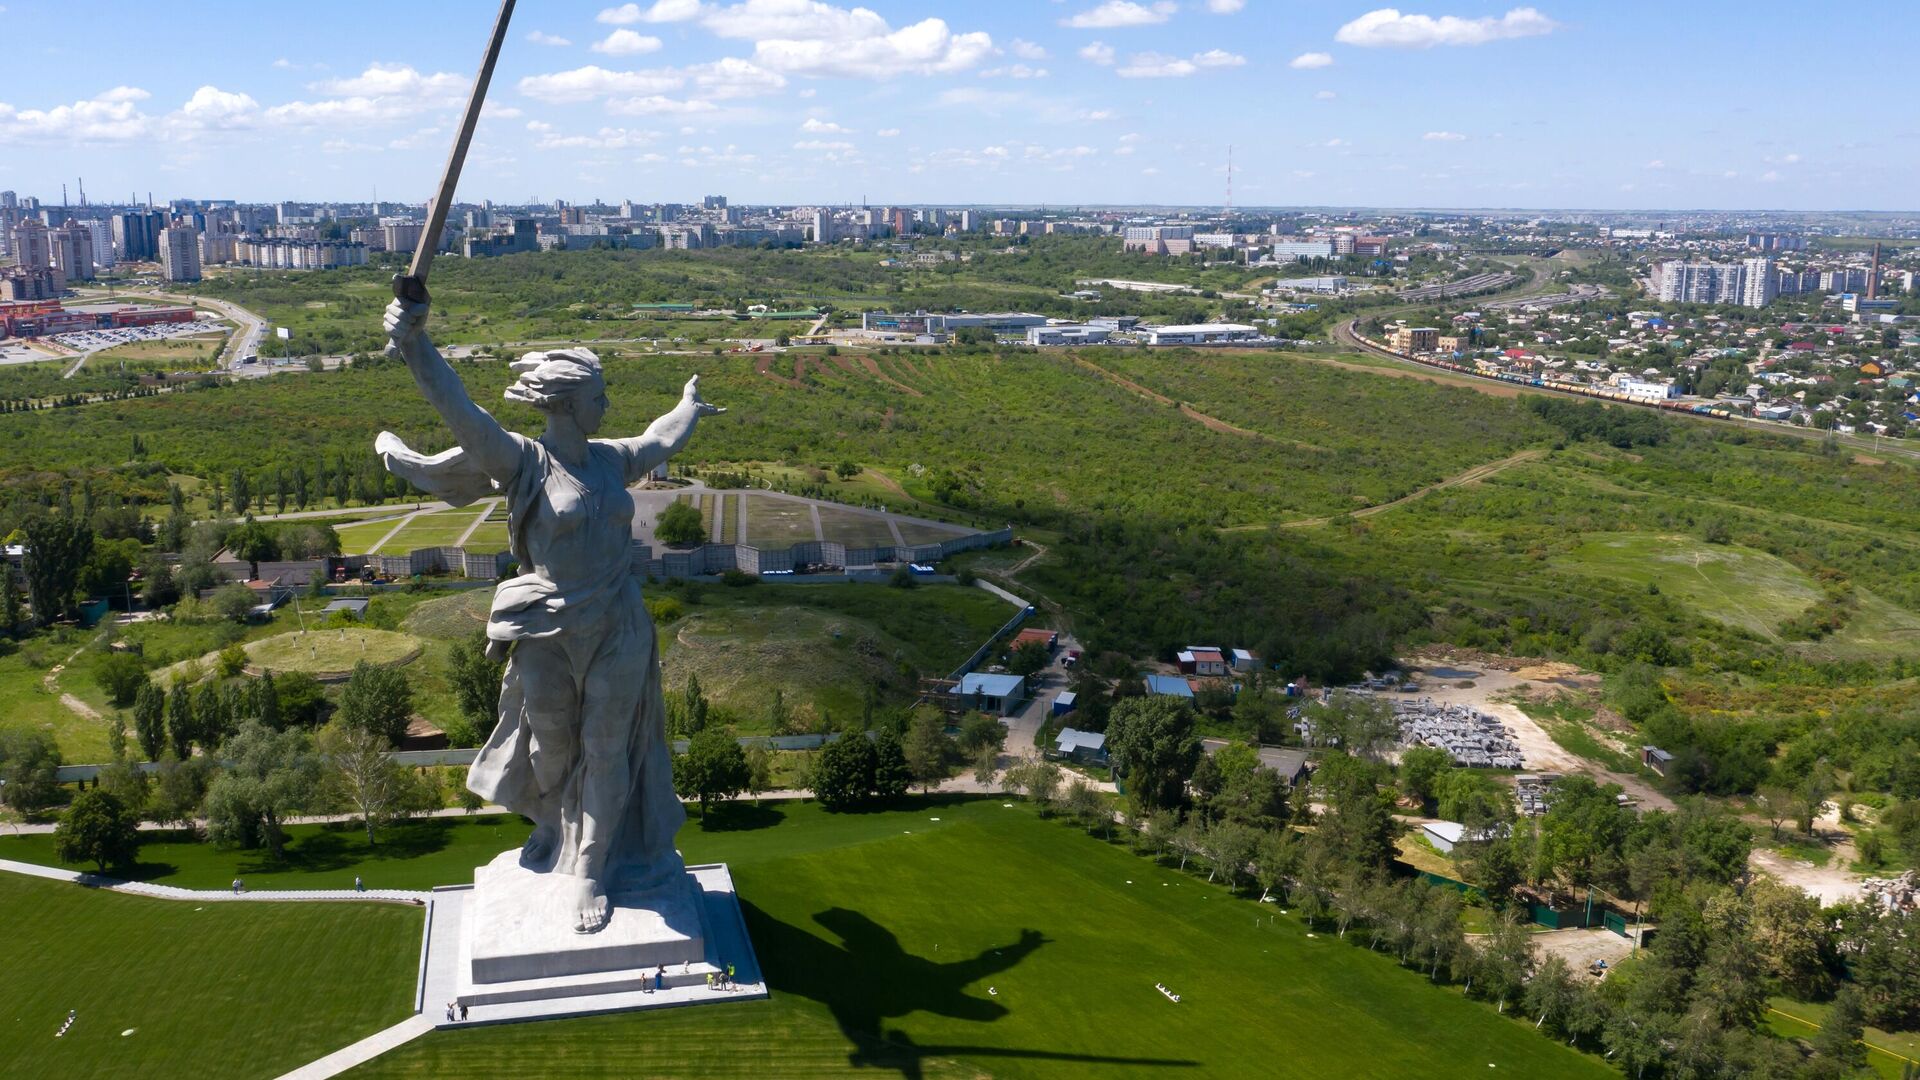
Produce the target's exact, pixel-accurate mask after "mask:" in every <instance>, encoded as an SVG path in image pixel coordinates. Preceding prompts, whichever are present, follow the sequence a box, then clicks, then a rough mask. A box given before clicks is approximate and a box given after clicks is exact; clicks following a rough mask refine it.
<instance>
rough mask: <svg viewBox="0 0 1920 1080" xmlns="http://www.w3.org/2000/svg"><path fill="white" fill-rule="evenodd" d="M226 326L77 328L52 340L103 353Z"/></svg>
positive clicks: (201, 322) (196, 323)
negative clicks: (105, 350)
mask: <svg viewBox="0 0 1920 1080" xmlns="http://www.w3.org/2000/svg"><path fill="white" fill-rule="evenodd" d="M216 329H225V327H224V326H222V325H218V324H214V323H212V322H211V321H210V320H198V319H196V320H195V321H193V322H190V323H162V324H159V325H156V326H122V327H117V328H115V329H112V330H75V331H73V332H71V333H66V334H55V335H53V338H52V340H54V341H56V342H58V343H60V344H61V345H65V346H66V347H67V348H69V349H78V350H80V351H81V352H99V351H100V350H102V349H111V348H113V347H114V346H116V345H131V344H133V343H134V342H136V341H166V340H169V339H172V338H181V337H192V336H193V335H195V334H204V333H207V332H208V331H210V330H216Z"/></svg>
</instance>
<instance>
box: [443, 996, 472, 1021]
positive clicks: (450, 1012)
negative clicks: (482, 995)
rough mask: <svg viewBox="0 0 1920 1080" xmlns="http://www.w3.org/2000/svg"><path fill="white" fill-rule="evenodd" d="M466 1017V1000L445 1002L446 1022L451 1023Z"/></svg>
mask: <svg viewBox="0 0 1920 1080" xmlns="http://www.w3.org/2000/svg"><path fill="white" fill-rule="evenodd" d="M466 1018H467V1003H466V1002H464V1001H449V1002H447V1023H449V1024H451V1023H453V1022H455V1021H456V1020H465V1019H466Z"/></svg>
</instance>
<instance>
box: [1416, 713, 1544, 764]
mask: <svg viewBox="0 0 1920 1080" xmlns="http://www.w3.org/2000/svg"><path fill="white" fill-rule="evenodd" d="M1393 716H1394V719H1396V720H1398V721H1399V722H1400V739H1401V741H1402V742H1404V743H1406V744H1407V745H1409V746H1414V745H1420V746H1436V747H1439V748H1440V749H1442V750H1445V751H1446V752H1448V753H1449V754H1452V755H1453V760H1454V764H1456V765H1467V766H1472V767H1475V768H1482V769H1518V768H1521V760H1520V744H1519V743H1517V742H1515V741H1514V738H1513V733H1512V732H1509V731H1508V730H1507V728H1506V725H1504V724H1502V723H1501V722H1500V721H1499V720H1496V719H1494V718H1493V717H1491V716H1488V715H1487V714H1486V713H1483V712H1481V711H1480V710H1478V709H1475V708H1471V707H1469V706H1466V705H1456V704H1442V703H1440V702H1437V701H1435V700H1433V699H1432V698H1429V697H1423V698H1421V699H1419V700H1418V701H1408V700H1406V699H1404V698H1401V699H1397V700H1395V701H1394V702H1393Z"/></svg>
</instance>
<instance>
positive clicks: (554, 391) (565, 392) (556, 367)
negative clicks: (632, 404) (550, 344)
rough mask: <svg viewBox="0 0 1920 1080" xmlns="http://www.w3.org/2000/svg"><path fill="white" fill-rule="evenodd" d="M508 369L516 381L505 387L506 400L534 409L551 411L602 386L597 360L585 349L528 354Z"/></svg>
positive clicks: (598, 360) (604, 381)
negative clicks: (514, 374)
mask: <svg viewBox="0 0 1920 1080" xmlns="http://www.w3.org/2000/svg"><path fill="white" fill-rule="evenodd" d="M512 366H513V370H514V372H515V373H516V374H518V375H519V376H520V378H519V379H518V380H516V381H515V382H514V384H513V385H512V386H509V387H507V393H506V398H507V400H508V401H519V402H524V403H526V404H528V405H531V406H533V407H534V408H536V409H549V408H552V407H553V405H554V404H555V403H556V402H558V401H560V400H561V399H563V398H566V397H569V396H571V395H573V394H577V393H579V392H581V391H583V390H587V389H589V388H592V389H598V388H601V387H604V386H605V385H606V380H605V377H604V376H602V375H601V373H600V358H599V357H597V356H595V355H593V353H592V351H590V350H588V349H555V350H553V351H551V352H530V353H528V354H527V355H525V356H523V357H521V358H520V359H518V360H515V361H514V362H513V365H512Z"/></svg>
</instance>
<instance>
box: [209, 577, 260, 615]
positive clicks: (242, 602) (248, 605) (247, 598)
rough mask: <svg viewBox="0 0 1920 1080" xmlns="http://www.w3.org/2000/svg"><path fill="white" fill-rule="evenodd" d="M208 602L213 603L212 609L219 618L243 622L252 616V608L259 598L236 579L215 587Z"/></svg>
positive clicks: (258, 601)
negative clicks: (228, 583) (230, 582)
mask: <svg viewBox="0 0 1920 1080" xmlns="http://www.w3.org/2000/svg"><path fill="white" fill-rule="evenodd" d="M208 603H210V604H212V605H213V610H214V611H215V613H217V614H218V615H219V616H220V617H221V618H223V619H230V620H232V621H234V622H237V623H243V622H246V621H247V620H248V619H249V618H251V617H252V615H253V609H254V607H255V606H256V605H257V604H259V603H260V598H259V597H258V596H257V595H255V593H254V591H253V590H252V589H249V588H247V587H246V586H245V585H242V584H240V583H239V582H237V581H236V582H234V583H232V584H230V585H222V586H220V587H219V588H218V589H215V590H214V591H213V596H212V597H210V598H209V600H208Z"/></svg>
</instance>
